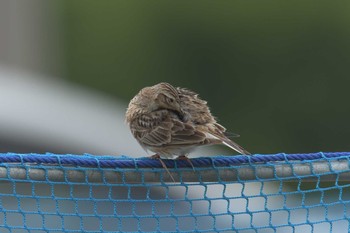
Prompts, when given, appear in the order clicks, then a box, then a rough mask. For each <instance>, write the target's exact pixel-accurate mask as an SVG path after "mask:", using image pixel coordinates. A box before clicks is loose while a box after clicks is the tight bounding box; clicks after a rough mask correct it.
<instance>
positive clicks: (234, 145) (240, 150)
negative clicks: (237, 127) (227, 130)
mask: <svg viewBox="0 0 350 233" xmlns="http://www.w3.org/2000/svg"><path fill="white" fill-rule="evenodd" d="M222 143H223V144H224V145H225V146H228V147H230V148H231V149H233V150H235V151H237V152H238V153H240V154H242V155H250V153H249V152H248V151H247V150H245V149H244V148H243V147H241V146H240V145H238V144H237V143H235V142H233V141H231V140H228V139H227V140H223V141H222Z"/></svg>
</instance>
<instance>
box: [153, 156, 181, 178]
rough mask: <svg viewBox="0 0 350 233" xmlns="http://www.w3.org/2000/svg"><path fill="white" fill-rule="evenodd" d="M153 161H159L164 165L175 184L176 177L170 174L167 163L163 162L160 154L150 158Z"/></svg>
mask: <svg viewBox="0 0 350 233" xmlns="http://www.w3.org/2000/svg"><path fill="white" fill-rule="evenodd" d="M150 158H151V159H158V161H159V162H160V163H161V164H162V166H163V168H164V169H165V170H166V172H167V173H168V175H169V176H170V178H171V179H172V180H173V182H174V183H175V179H174V177H173V176H172V175H171V173H170V172H169V169H168V168H167V166H166V165H165V163H164V162H163V160H162V159H161V158H160V155H159V154H154V155H152V156H150Z"/></svg>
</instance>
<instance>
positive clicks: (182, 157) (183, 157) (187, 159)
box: [176, 155, 194, 171]
mask: <svg viewBox="0 0 350 233" xmlns="http://www.w3.org/2000/svg"><path fill="white" fill-rule="evenodd" d="M176 159H178V160H186V161H187V162H188V163H189V164H190V165H191V167H192V169H193V171H194V166H193V163H192V161H191V160H190V159H189V158H188V157H187V156H186V155H180V156H178V157H177V158H176Z"/></svg>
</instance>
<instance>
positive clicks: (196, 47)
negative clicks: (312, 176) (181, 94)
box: [62, 0, 350, 153]
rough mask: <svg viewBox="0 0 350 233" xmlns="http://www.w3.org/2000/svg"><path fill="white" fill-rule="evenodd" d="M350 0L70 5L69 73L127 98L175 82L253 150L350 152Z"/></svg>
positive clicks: (66, 8)
mask: <svg viewBox="0 0 350 233" xmlns="http://www.w3.org/2000/svg"><path fill="white" fill-rule="evenodd" d="M349 12H350V2H348V1H338V0H335V1H331V2H330V1H322V0H321V1H308V0H307V1H305V0H298V1H284V2H279V1H257V0H256V1H197V0H196V1H92V0H90V1H87V0H76V1H70V0H66V1H65V3H64V5H63V9H62V15H63V19H64V21H63V25H64V30H65V46H66V47H65V48H66V51H65V56H66V68H67V78H68V79H69V80H72V81H74V82H77V83H80V84H84V85H87V86H90V87H91V88H96V89H98V90H100V91H104V92H107V93H109V94H110V95H114V96H116V97H119V98H123V99H124V100H125V101H128V100H129V99H130V98H131V97H132V96H133V95H134V94H136V92H137V91H138V90H139V89H140V88H142V87H144V86H149V85H153V84H155V83H157V82H161V81H166V82H170V83H172V84H174V85H177V86H183V87H188V88H190V89H193V90H195V91H197V92H199V93H200V95H201V96H202V97H203V98H204V99H206V100H208V102H209V105H210V106H211V109H212V111H213V112H214V114H215V115H217V116H218V118H219V120H220V122H221V123H222V124H223V125H225V126H226V127H227V128H228V130H229V131H233V132H236V133H239V134H241V135H242V137H241V138H239V139H237V142H239V144H242V146H244V147H246V148H247V149H248V150H250V151H251V152H253V153H255V152H257V153H269V152H271V153H272V152H309V151H349V150H350V143H349V138H350V124H349V119H350V107H349V101H348V100H349V99H350V97H349V94H348V93H349V88H350V43H349V41H350V14H349Z"/></svg>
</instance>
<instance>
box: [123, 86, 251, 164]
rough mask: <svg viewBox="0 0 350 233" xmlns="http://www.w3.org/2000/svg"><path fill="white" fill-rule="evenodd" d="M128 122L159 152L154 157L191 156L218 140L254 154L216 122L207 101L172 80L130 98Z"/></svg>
mask: <svg viewBox="0 0 350 233" xmlns="http://www.w3.org/2000/svg"><path fill="white" fill-rule="evenodd" d="M126 122H127V123H128V125H129V126H130V130H131V132H132V134H133V135H134V137H135V138H136V140H137V141H138V142H139V143H140V145H141V146H142V147H143V148H144V149H146V150H150V151H153V152H155V153H156V154H155V155H154V156H152V157H153V158H159V159H160V158H165V159H174V158H176V157H177V158H184V159H187V160H188V158H187V155H188V154H189V153H190V152H191V151H193V150H194V149H196V148H197V147H199V146H205V145H215V144H224V145H226V146H228V147H230V148H231V149H233V150H235V151H237V152H238V153H241V154H246V155H248V154H250V153H249V152H248V151H246V150H245V149H243V148H242V147H241V146H239V145H238V144H236V143H235V142H233V141H232V140H230V139H229V138H228V137H227V136H226V135H225V131H226V129H225V128H224V127H223V126H222V125H220V124H219V123H217V122H216V119H215V117H213V116H212V114H211V113H210V110H209V107H208V105H207V102H206V101H204V100H202V99H200V98H199V97H198V94H196V93H195V92H193V91H190V90H188V89H185V88H180V87H177V88H174V87H173V86H172V85H170V84H169V83H164V82H163V83H159V84H157V85H154V86H151V87H145V88H143V89H142V90H141V91H140V92H139V93H138V94H137V95H136V96H135V97H134V98H133V99H132V100H131V101H130V103H129V106H128V109H127V111H126ZM160 161H161V163H162V164H163V167H165V165H164V163H163V162H162V160H160ZM188 161H189V162H190V160H188ZM190 163H191V162H190ZM191 165H192V163H191ZM165 168H166V167H165Z"/></svg>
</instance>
